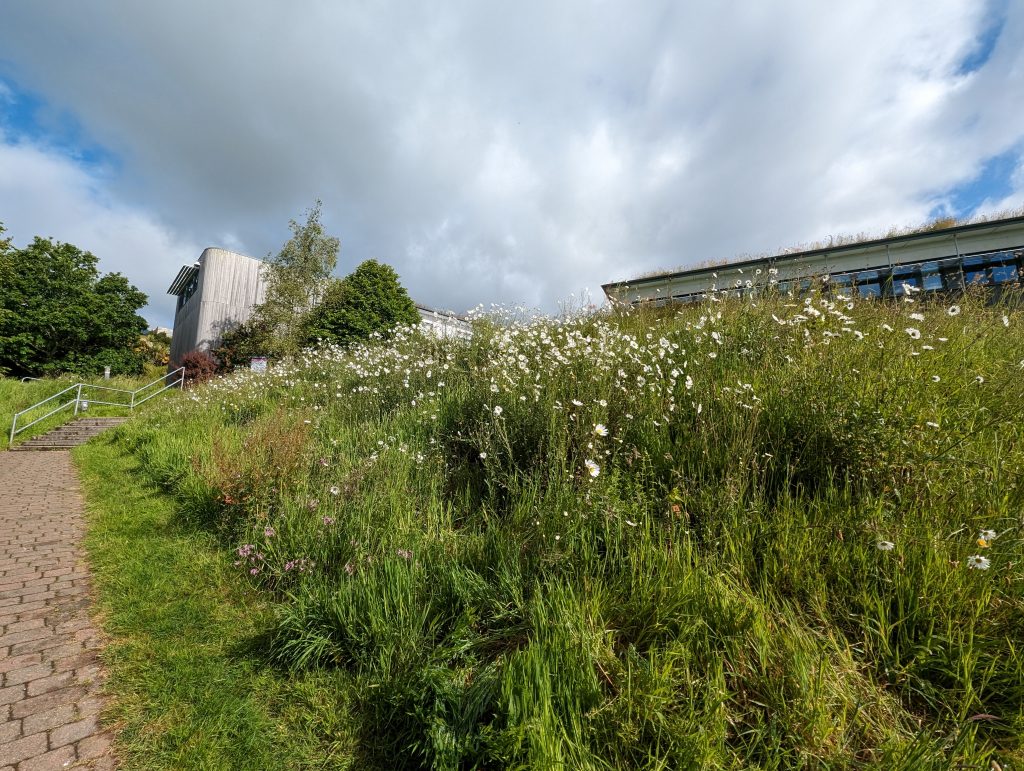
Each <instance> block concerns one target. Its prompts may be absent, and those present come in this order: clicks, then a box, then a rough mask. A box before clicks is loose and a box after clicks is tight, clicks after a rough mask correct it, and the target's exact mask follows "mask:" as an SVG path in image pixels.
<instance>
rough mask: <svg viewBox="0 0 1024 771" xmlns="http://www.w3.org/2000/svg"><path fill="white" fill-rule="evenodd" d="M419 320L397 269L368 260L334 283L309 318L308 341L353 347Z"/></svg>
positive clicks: (306, 334) (306, 340) (308, 342)
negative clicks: (374, 335)
mask: <svg viewBox="0 0 1024 771" xmlns="http://www.w3.org/2000/svg"><path fill="white" fill-rule="evenodd" d="M419 320H420V315H419V312H418V311H417V310H416V306H415V304H413V301H412V300H411V299H410V298H409V294H408V292H406V291H405V288H404V287H403V286H402V285H401V284H400V283H399V281H398V274H397V273H395V271H394V268H392V267H391V266H390V265H384V264H382V263H379V262H377V261H376V260H367V261H366V262H364V263H362V264H361V265H360V266H359V267H357V268H356V269H355V271H354V272H353V273H351V274H350V275H348V276H346V277H345V278H344V279H342V280H341V281H332V282H331V283H330V285H329V286H328V288H327V292H326V293H325V296H324V299H323V301H322V302H321V303H320V304H319V305H317V306H316V307H315V308H314V309H313V310H312V311H311V312H310V313H309V314H308V316H307V317H306V322H305V334H304V341H305V343H306V344H307V345H311V344H314V343H316V342H317V341H318V340H324V341H327V342H333V343H338V344H340V345H350V344H352V343H353V342H357V341H360V340H365V339H367V338H368V337H370V335H372V334H373V333H375V332H379V333H383V334H385V335H386V334H388V333H389V332H390V331H391V330H393V329H394V328H395V327H397V326H401V325H412V324H417V323H418V322H419Z"/></svg>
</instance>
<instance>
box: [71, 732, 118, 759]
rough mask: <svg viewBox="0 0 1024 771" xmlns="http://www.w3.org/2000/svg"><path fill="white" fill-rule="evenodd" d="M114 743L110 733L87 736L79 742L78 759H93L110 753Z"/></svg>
mask: <svg viewBox="0 0 1024 771" xmlns="http://www.w3.org/2000/svg"><path fill="white" fill-rule="evenodd" d="M112 744H113V740H112V739H111V738H110V734H108V733H102V734H93V735H92V736H87V737H85V738H84V739H82V740H81V741H80V742H79V743H78V759H79V760H92V759H93V758H99V757H102V756H104V755H109V754H110V747H111V745H112Z"/></svg>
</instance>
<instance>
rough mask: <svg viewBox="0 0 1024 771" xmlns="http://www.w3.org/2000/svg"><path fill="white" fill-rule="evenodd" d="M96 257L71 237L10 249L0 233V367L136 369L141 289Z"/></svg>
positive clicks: (16, 371)
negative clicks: (100, 264) (100, 267)
mask: <svg viewBox="0 0 1024 771" xmlns="http://www.w3.org/2000/svg"><path fill="white" fill-rule="evenodd" d="M2 234H3V227H2V225H0V236H2ZM97 263H98V260H97V258H96V257H95V256H94V255H93V254H91V253H89V252H85V251H82V250H81V249H79V248H78V247H76V246H74V245H73V244H66V243H60V242H55V241H52V240H50V239H46V238H39V237H37V238H35V240H34V241H33V242H32V243H31V244H29V245H28V246H26V247H25V248H24V249H17V248H15V247H13V246H12V244H11V242H10V240H9V239H0V372H7V373H9V374H11V375H14V376H25V375H29V376H39V375H50V374H58V373H61V372H76V373H81V374H92V373H99V372H102V371H103V368H104V367H105V366H109V367H110V368H111V371H112V372H114V373H117V374H139V373H141V372H142V370H143V367H144V363H145V357H144V356H143V355H142V354H141V353H140V352H139V351H137V350H136V348H137V344H138V340H139V335H140V334H142V333H143V332H144V331H145V329H146V320H145V319H144V318H142V317H141V316H139V315H138V310H139V309H140V308H141V307H142V306H144V305H145V304H146V302H147V298H146V295H145V294H144V293H143V292H140V291H139V290H138V289H137V288H135V287H134V286H132V285H131V284H130V283H129V282H128V280H127V279H126V278H125V277H124V276H122V275H121V274H120V273H107V274H105V275H101V274H100V272H99V270H98V269H97Z"/></svg>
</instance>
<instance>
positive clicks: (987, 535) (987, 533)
mask: <svg viewBox="0 0 1024 771" xmlns="http://www.w3.org/2000/svg"><path fill="white" fill-rule="evenodd" d="M995 539H996V531H995V530H982V531H981V532H980V533H978V540H977V544H978V546H980V547H981V548H982V549H987V548H988V547H989V546H991V545H992V541H994V540H995Z"/></svg>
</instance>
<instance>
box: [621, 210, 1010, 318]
mask: <svg viewBox="0 0 1024 771" xmlns="http://www.w3.org/2000/svg"><path fill="white" fill-rule="evenodd" d="M1022 249H1024V218H1021V217H1016V218H1012V219H1008V220H1003V221H995V222H989V223H979V224H976V225H965V226H961V227H960V228H952V229H950V230H945V231H936V232H934V233H921V234H914V235H911V236H900V237H896V238H893V239H880V240H877V241H871V242H866V243H863V244H850V245H847V246H837V247H834V248H829V249H814V250H809V251H806V252H800V253H796V254H782V255H776V256H773V257H765V258H762V259H755V260H743V261H740V262H735V263H731V264H727V265H721V266H716V267H708V268H700V269H695V270H689V271H680V272H678V273H669V274H662V275H658V276H651V277H648V278H640V279H636V280H634V281H622V282H616V283H613V284H607V285H605V287H604V290H605V294H606V295H607V296H608V297H609V299H612V300H615V301H618V302H624V303H638V302H655V303H659V302H671V301H673V300H676V301H680V300H681V301H686V300H689V299H699V298H700V297H702V296H703V295H704V294H705V293H707V292H712V291H723V290H730V289H746V288H747V283H748V282H750V284H751V285H753V286H754V287H757V286H763V285H765V284H767V283H768V280H769V275H770V276H771V280H772V281H776V282H778V283H780V284H784V283H786V282H794V281H801V280H803V279H807V278H809V277H811V276H824V275H829V276H832V277H836V276H843V275H844V274H845V275H847V276H851V275H852V276H853V283H856V274H857V273H858V272H862V271H881V272H884V273H886V274H889V273H890V272H891V275H892V280H893V282H898V281H899V280H900V279H898V278H897V274H899V273H900V272H901V271H900V270H899V269H900V268H901V267H902V266H913V267H914V269H916V270H917V271H919V272H920V271H921V270H925V271H929V270H934V271H936V272H940V273H942V272H944V273H946V274H947V277H948V274H949V273H956V274H957V275H958V276H960V277H961V278H962V277H963V275H964V274H965V273H969V272H970V267H971V265H970V263H971V261H972V256H974V255H992V254H998V253H1000V252H1007V253H1008V254H1007V255H1006V259H1009V260H1011V261H1014V260H1015V261H1016V262H1017V263H1019V262H1020V257H1014V256H1013V252H1015V251H1020V250H1022ZM998 259H1003V258H1002V257H999V258H998ZM929 263H933V264H934V268H933V267H932V265H929ZM894 268H895V269H896V270H893V269H894ZM947 288H949V287H947ZM897 292H898V286H897Z"/></svg>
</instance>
